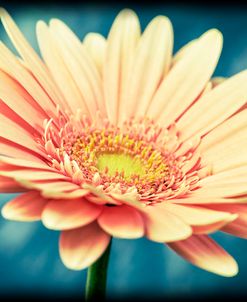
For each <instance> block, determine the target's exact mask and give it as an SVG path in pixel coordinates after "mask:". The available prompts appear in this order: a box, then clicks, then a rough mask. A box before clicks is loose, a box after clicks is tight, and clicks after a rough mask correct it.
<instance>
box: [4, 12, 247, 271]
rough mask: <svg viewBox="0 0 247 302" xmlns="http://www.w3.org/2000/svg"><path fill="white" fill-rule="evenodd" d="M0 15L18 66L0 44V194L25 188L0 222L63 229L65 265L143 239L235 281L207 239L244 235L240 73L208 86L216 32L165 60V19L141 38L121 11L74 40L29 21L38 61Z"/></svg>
mask: <svg viewBox="0 0 247 302" xmlns="http://www.w3.org/2000/svg"><path fill="white" fill-rule="evenodd" d="M1 17H2V22H3V25H4V27H5V28H6V31H7V33H8V35H9V37H10V39H11V40H12V42H13V44H14V45H15V47H16V49H17V51H18V53H19V55H20V57H17V56H16V55H14V54H13V53H12V52H11V51H10V50H9V49H8V48H7V47H6V46H5V45H4V44H3V43H1V44H0V114H1V118H0V127H1V134H0V147H1V154H2V155H1V156H0V181H1V182H0V192H23V193H22V194H21V195H19V196H18V197H16V198H15V199H14V200H12V201H10V202H8V203H7V204H6V205H5V206H4V207H3V209H2V214H3V216H4V217H5V218H8V219H13V220H19V221H35V220H42V222H43V224H44V225H45V226H46V227H47V228H49V229H52V230H60V231H61V237H60V243H59V250H60V255H61V258H62V260H63V262H64V264H65V265H66V266H67V267H69V268H71V269H84V268H86V267H88V266H89V265H91V264H92V263H93V262H94V261H96V260H97V259H98V258H99V257H100V256H101V255H102V253H103V252H104V251H105V249H106V247H107V246H108V243H109V240H110V237H111V236H113V237H118V238H129V239H133V238H139V237H143V236H146V237H147V238H149V239H150V240H153V241H156V242H160V243H165V244H167V245H168V246H169V247H170V248H172V249H173V250H175V251H176V252H177V253H178V254H180V255H181V256H182V257H184V258H185V259H187V260H188V261H190V262H192V263H193V264H195V265H197V266H199V267H201V268H203V269H206V270H208V271H211V272H213V273H216V274H220V275H223V276H233V275H235V274H236V273H237V270H238V268H237V264H236V262H235V260H234V259H233V258H232V257H231V256H230V255H229V254H228V253H227V252H226V251H225V250H224V249H223V248H221V247H220V246H218V245H217V244H216V242H214V241H213V240H212V239H210V238H209V237H208V234H210V233H212V232H214V231H217V230H219V229H220V230H222V231H224V232H227V233H230V234H233V235H236V236H240V237H243V238H247V205H246V201H247V199H246V194H247V185H246V181H247V152H246V151H247V150H246V149H247V144H246V135H247V111H246V109H244V108H243V107H244V105H245V104H246V99H247V86H246V83H247V71H243V72H240V73H239V74H237V75H235V76H233V77H232V78H229V79H227V80H225V81H217V83H216V82H215V81H213V80H210V78H211V76H212V73H213V71H214V69H215V66H216V64H217V61H218V58H219V56H220V52H221V48H222V36H221V34H220V32H219V31H217V30H216V29H212V30H209V31H208V32H206V33H205V34H203V35H202V36H201V37H199V38H198V39H196V40H194V41H192V42H191V43H189V44H188V45H186V46H184V47H183V48H182V49H181V50H180V51H179V52H178V53H177V54H175V56H172V49H173V31H172V25H171V23H170V21H169V19H167V18H166V17H163V16H158V17H156V18H154V19H153V20H152V21H151V22H150V23H149V25H148V26H147V28H146V29H145V31H144V33H143V34H142V35H141V32H140V25H139V21H138V18H137V16H136V15H135V13H134V12H132V11H129V10H124V11H122V12H121V13H120V14H119V15H118V17H117V18H116V20H115V21H114V24H113V26H112V28H111V30H110V33H109V36H108V38H107V39H105V38H104V37H102V36H101V35H99V34H96V33H90V34H88V35H87V36H86V37H85V39H84V40H83V42H82V43H81V41H80V40H79V39H78V38H77V37H76V36H75V35H74V34H73V33H72V32H71V30H70V29H69V28H68V27H67V26H66V25H65V24H64V23H62V22H61V21H59V20H55V19H54V20H51V22H50V24H49V26H48V25H46V24H45V23H44V22H42V21H39V22H38V24H37V38H38V43H39V47H40V50H41V54H42V57H43V59H44V61H43V60H41V59H40V58H39V57H38V55H37V54H36V53H35V52H34V50H33V49H32V48H31V46H30V45H29V44H28V42H27V41H26V40H25V38H24V37H23V35H22V34H21V32H20V31H19V29H18V28H17V26H16V25H15V23H14V22H13V20H12V19H11V18H10V16H9V15H8V14H7V13H6V12H5V11H4V10H1Z"/></svg>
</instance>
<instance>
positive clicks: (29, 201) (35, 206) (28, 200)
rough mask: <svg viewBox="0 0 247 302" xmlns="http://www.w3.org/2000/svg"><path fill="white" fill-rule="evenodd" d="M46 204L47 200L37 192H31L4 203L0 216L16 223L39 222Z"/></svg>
mask: <svg viewBox="0 0 247 302" xmlns="http://www.w3.org/2000/svg"><path fill="white" fill-rule="evenodd" d="M46 203H47V200H46V199H44V198H43V197H42V196H41V195H40V194H39V192H36V191H31V192H28V193H24V194H22V195H19V196H18V197H16V198H15V199H13V200H11V201H10V202H8V203H6V204H5V205H4V206H3V208H2V215H3V217H4V218H6V219H10V220H17V221H36V220H40V217H41V213H42V211H43V208H44V207H45V205H46Z"/></svg>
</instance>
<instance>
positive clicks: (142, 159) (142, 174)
mask: <svg viewBox="0 0 247 302" xmlns="http://www.w3.org/2000/svg"><path fill="white" fill-rule="evenodd" d="M70 156H71V158H72V159H74V160H76V161H77V163H78V164H79V166H80V168H81V169H82V171H84V172H85V173H86V175H87V178H90V174H95V173H96V172H98V173H99V174H100V175H101V176H106V177H110V178H111V181H113V180H114V178H115V180H116V178H117V179H118V180H119V179H121V180H124V181H127V182H130V183H133V184H137V183H138V182H140V181H141V182H144V181H145V182H150V181H152V180H154V179H156V180H157V178H158V179H160V178H162V177H164V176H165V175H166V173H167V166H166V164H165V161H164V156H163V155H162V152H161V151H158V150H156V149H154V147H153V146H152V145H151V144H150V143H148V142H146V141H145V140H143V139H140V138H138V137H135V135H133V134H131V135H130V134H122V133H120V130H119V129H114V130H109V131H105V130H94V131H92V132H90V133H85V134H83V135H81V137H79V138H77V140H76V141H75V142H74V144H73V145H72V148H71V153H70Z"/></svg>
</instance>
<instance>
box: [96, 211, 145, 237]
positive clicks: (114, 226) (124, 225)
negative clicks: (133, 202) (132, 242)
mask: <svg viewBox="0 0 247 302" xmlns="http://www.w3.org/2000/svg"><path fill="white" fill-rule="evenodd" d="M98 223H99V225H100V226H101V228H102V229H103V230H104V231H105V232H107V233H109V234H110V235H112V236H114V237H118V238H129V239H131V238H140V237H142V236H143V235H144V222H143V219H142V217H141V215H140V214H139V213H138V211H137V210H135V209H133V208H131V207H128V206H115V207H114V206H113V207H107V206H105V208H104V211H103V213H102V214H101V215H100V216H99V218H98Z"/></svg>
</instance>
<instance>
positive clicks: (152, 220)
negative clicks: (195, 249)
mask: <svg viewBox="0 0 247 302" xmlns="http://www.w3.org/2000/svg"><path fill="white" fill-rule="evenodd" d="M142 212H143V214H142V215H143V219H144V223H145V227H146V236H147V237H148V238H149V239H150V240H153V241H156V242H171V241H176V240H182V239H185V238H188V237H189V236H190V235H191V233H192V230H191V227H190V226H189V225H188V224H186V223H185V222H183V220H182V219H180V218H179V217H178V216H176V215H174V214H172V213H171V212H169V211H168V210H167V209H163V208H160V207H158V206H147V207H146V208H145V210H142Z"/></svg>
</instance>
